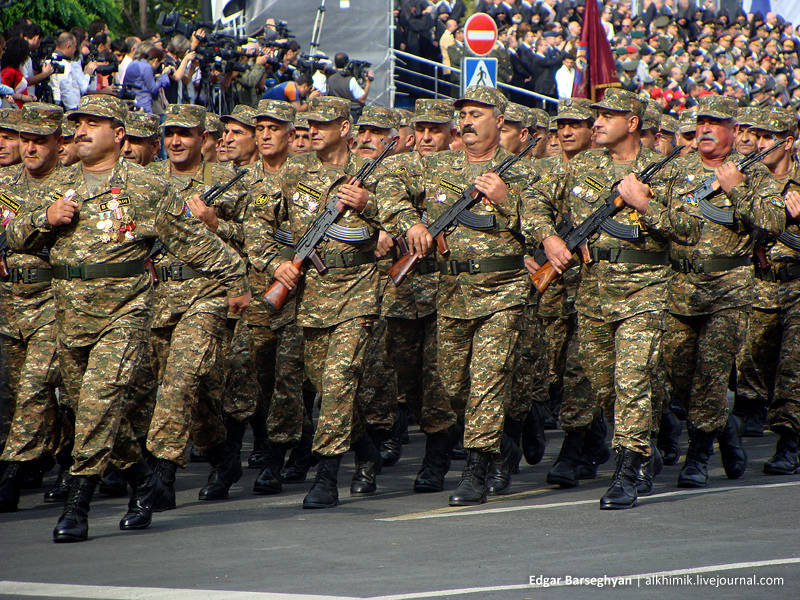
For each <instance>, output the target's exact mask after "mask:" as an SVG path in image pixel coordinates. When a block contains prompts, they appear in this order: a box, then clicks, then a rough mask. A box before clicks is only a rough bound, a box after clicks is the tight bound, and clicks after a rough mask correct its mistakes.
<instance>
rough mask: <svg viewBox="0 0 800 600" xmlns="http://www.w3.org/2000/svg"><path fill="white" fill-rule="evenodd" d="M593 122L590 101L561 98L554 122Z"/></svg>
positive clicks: (586, 99)
mask: <svg viewBox="0 0 800 600" xmlns="http://www.w3.org/2000/svg"><path fill="white" fill-rule="evenodd" d="M562 120H563V121H593V120H594V113H593V112H592V101H591V100H589V99H588V98H563V99H561V100H559V101H558V114H557V115H556V121H562Z"/></svg>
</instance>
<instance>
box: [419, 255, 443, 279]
mask: <svg viewBox="0 0 800 600" xmlns="http://www.w3.org/2000/svg"><path fill="white" fill-rule="evenodd" d="M438 270H439V265H438V264H436V260H435V259H434V258H432V257H430V256H426V257H425V258H423V259H422V260H421V261H419V262H418V263H417V273H419V274H420V275H428V274H430V273H436V272H437V271H438Z"/></svg>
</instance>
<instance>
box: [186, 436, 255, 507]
mask: <svg viewBox="0 0 800 600" xmlns="http://www.w3.org/2000/svg"><path fill="white" fill-rule="evenodd" d="M240 425H241V427H242V429H243V430H244V424H243V423H240ZM208 462H209V463H211V473H210V474H209V476H208V483H207V484H206V485H205V486H204V487H203V488H202V489H201V490H200V493H199V494H198V496H197V497H198V499H199V500H224V499H225V498H227V497H228V490H229V489H230V487H231V486H232V485H233V484H234V483H236V482H237V481H239V479H240V478H241V476H242V457H241V446H237V445H236V444H234V443H232V442H231V441H230V440H228V441H226V442H223V443H221V444H218V445H217V446H214V447H213V448H211V449H210V450H209V451H208Z"/></svg>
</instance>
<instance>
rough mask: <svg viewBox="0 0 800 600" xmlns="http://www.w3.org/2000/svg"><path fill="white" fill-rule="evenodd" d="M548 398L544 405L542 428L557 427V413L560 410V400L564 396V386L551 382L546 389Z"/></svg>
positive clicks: (550, 428)
mask: <svg viewBox="0 0 800 600" xmlns="http://www.w3.org/2000/svg"><path fill="white" fill-rule="evenodd" d="M548 395H549V398H548V400H547V402H546V403H545V406H544V411H543V413H544V428H545V429H549V430H553V429H558V415H559V413H560V412H561V402H562V400H563V397H564V387H563V386H562V385H559V384H552V385H551V386H550V387H549V390H548Z"/></svg>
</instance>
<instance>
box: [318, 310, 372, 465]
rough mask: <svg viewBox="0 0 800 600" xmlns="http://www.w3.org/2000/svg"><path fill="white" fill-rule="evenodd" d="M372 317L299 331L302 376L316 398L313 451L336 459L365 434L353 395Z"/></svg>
mask: <svg viewBox="0 0 800 600" xmlns="http://www.w3.org/2000/svg"><path fill="white" fill-rule="evenodd" d="M374 322H375V318H374V317H356V318H355V319H350V320H348V321H344V322H343V323H339V324H338V325H334V326H333V327H325V328H312V327H305V328H303V344H304V357H305V368H306V375H307V376H308V378H309V379H310V380H311V383H312V384H313V385H314V387H315V388H316V390H317V393H318V396H319V398H320V408H319V419H318V420H317V430H316V432H315V434H314V443H313V450H314V452H316V453H317V454H319V455H321V456H337V455H339V454H344V453H345V452H347V451H348V450H349V449H350V446H351V444H352V443H353V442H355V441H357V440H358V439H360V438H361V437H362V436H363V435H364V433H365V429H364V427H365V423H364V417H363V416H362V415H361V410H360V406H359V403H358V402H357V401H356V393H357V391H358V386H359V383H360V380H361V376H362V374H363V370H364V363H365V354H366V348H367V345H368V344H369V340H370V336H371V335H372V327H373V324H374Z"/></svg>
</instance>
